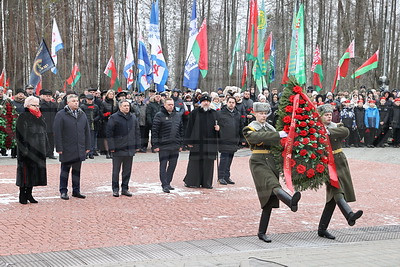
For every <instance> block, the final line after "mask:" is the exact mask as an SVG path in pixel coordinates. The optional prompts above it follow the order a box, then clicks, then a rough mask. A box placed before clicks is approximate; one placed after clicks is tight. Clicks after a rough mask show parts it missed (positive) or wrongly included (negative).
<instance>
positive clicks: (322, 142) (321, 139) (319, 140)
mask: <svg viewBox="0 0 400 267" xmlns="http://www.w3.org/2000/svg"><path fill="white" fill-rule="evenodd" d="M318 142H320V143H321V144H325V143H326V140H325V138H323V137H321V138H319V139H318Z"/></svg>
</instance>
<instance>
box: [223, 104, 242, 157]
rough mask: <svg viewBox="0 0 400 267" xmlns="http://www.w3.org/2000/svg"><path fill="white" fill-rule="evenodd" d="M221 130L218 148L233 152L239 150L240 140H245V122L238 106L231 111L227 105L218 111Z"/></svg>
mask: <svg viewBox="0 0 400 267" xmlns="http://www.w3.org/2000/svg"><path fill="white" fill-rule="evenodd" d="M217 115H218V116H217V117H218V125H219V126H220V131H219V143H218V150H219V151H220V152H229V153H233V152H236V151H237V150H238V145H239V142H241V141H242V142H243V141H244V137H243V134H242V129H243V123H242V120H241V118H240V114H239V111H238V110H237V109H236V107H235V108H234V109H233V111H229V110H228V108H227V107H226V106H224V107H222V109H221V110H220V111H218V112H217Z"/></svg>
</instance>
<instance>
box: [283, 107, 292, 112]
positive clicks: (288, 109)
mask: <svg viewBox="0 0 400 267" xmlns="http://www.w3.org/2000/svg"><path fill="white" fill-rule="evenodd" d="M285 112H289V113H292V112H293V106H286V107H285Z"/></svg>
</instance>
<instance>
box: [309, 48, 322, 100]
mask: <svg viewBox="0 0 400 267" xmlns="http://www.w3.org/2000/svg"><path fill="white" fill-rule="evenodd" d="M311 71H312V72H313V73H314V75H313V85H314V86H315V90H316V91H317V92H319V91H321V89H322V81H323V80H324V74H323V73H322V60H321V51H320V50H319V46H318V44H317V45H316V47H315V52H314V59H313V63H312V66H311Z"/></svg>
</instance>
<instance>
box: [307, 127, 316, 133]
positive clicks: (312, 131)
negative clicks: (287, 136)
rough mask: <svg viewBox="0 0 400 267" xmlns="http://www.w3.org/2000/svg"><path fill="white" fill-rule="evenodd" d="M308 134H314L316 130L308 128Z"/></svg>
mask: <svg viewBox="0 0 400 267" xmlns="http://www.w3.org/2000/svg"><path fill="white" fill-rule="evenodd" d="M308 131H309V132H310V134H315V133H316V132H317V130H315V128H310V130H308Z"/></svg>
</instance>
